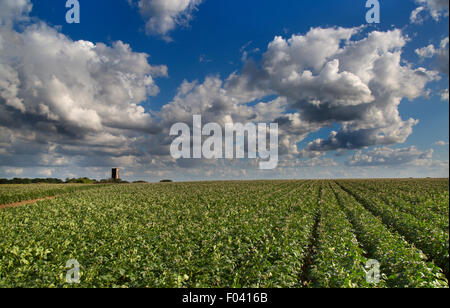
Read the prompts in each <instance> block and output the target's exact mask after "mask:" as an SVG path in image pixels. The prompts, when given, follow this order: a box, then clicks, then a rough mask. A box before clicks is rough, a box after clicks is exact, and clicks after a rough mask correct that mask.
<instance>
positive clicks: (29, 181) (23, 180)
mask: <svg viewBox="0 0 450 308" xmlns="http://www.w3.org/2000/svg"><path fill="white" fill-rule="evenodd" d="M38 183H41V184H108V183H111V184H127V183H129V182H127V181H123V180H121V179H119V180H114V179H104V180H99V181H98V180H95V179H89V178H86V177H84V178H72V179H69V178H67V179H66V180H65V181H63V180H61V179H56V178H46V179H40V178H35V179H28V178H14V179H12V180H8V179H0V184H38Z"/></svg>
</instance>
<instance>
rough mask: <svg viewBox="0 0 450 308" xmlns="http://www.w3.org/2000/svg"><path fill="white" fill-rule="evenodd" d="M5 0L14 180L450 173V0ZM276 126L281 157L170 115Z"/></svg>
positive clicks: (5, 92)
mask: <svg viewBox="0 0 450 308" xmlns="http://www.w3.org/2000/svg"><path fill="white" fill-rule="evenodd" d="M79 3H80V13H81V15H80V16H81V19H80V23H79V24H75V23H73V24H68V23H67V22H66V12H67V11H68V10H69V9H68V8H66V1H65V0H58V1H55V0H40V1H37V0H0V178H13V177H57V178H63V179H64V178H72V177H84V176H87V177H90V178H96V179H102V178H107V177H109V176H110V169H111V168H112V167H119V168H120V169H121V177H122V178H123V179H126V180H147V181H159V180H161V179H173V180H176V181H197V180H233V179H249V180H250V179H304V178H372V177H375V178H383V177H448V175H449V136H448V131H449V96H448V95H449V94H448V87H449V86H448V85H449V80H448V78H449V63H448V61H449V51H448V50H449V49H448V48H449V39H448V37H449V33H448V31H449V30H448V29H449V17H448V15H449V14H448V10H449V2H448V0H405V1H386V0H385V1H382V0H381V1H380V8H381V14H380V16H381V20H380V23H379V24H368V23H367V22H366V12H367V11H368V8H366V0H342V1H336V0H323V1H312V0H311V1H309V0H307V1H295V0H279V1H273V0H258V1H256V0H245V1H242V0H240V1H238V0H226V1H224V0H222V1H221V0H115V1H109V0H95V1H92V0H91V1H87V0H79ZM197 114H198V115H202V120H203V122H204V123H209V122H214V123H219V124H220V125H222V126H223V125H225V124H226V123H230V122H231V123H244V124H245V123H249V122H255V123H278V125H279V154H280V157H279V165H278V167H277V168H276V169H274V170H259V168H258V160H252V159H232V160H228V159H217V160H207V159H179V160H176V159H174V158H172V157H171V155H170V151H169V148H170V144H171V142H172V141H173V139H174V137H173V136H170V135H169V130H170V127H171V126H172V124H174V123H177V122H183V123H187V124H189V125H192V116H193V115H197Z"/></svg>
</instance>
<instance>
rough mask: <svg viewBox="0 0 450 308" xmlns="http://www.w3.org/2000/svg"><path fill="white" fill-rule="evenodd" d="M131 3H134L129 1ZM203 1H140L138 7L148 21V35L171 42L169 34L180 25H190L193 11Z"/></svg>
mask: <svg viewBox="0 0 450 308" xmlns="http://www.w3.org/2000/svg"><path fill="white" fill-rule="evenodd" d="M129 1H130V3H131V2H132V1H131V0H129ZM202 1H203V0H139V2H138V7H139V11H140V13H141V15H142V16H143V17H144V18H145V19H146V21H147V23H146V31H147V33H148V34H152V35H159V36H162V37H164V38H165V39H168V40H170V37H169V36H168V34H169V32H170V31H172V30H174V29H175V28H176V27H177V26H179V25H188V24H189V21H190V20H191V19H192V13H193V11H194V10H195V9H196V8H197V7H198V6H199V5H200V4H201V3H202Z"/></svg>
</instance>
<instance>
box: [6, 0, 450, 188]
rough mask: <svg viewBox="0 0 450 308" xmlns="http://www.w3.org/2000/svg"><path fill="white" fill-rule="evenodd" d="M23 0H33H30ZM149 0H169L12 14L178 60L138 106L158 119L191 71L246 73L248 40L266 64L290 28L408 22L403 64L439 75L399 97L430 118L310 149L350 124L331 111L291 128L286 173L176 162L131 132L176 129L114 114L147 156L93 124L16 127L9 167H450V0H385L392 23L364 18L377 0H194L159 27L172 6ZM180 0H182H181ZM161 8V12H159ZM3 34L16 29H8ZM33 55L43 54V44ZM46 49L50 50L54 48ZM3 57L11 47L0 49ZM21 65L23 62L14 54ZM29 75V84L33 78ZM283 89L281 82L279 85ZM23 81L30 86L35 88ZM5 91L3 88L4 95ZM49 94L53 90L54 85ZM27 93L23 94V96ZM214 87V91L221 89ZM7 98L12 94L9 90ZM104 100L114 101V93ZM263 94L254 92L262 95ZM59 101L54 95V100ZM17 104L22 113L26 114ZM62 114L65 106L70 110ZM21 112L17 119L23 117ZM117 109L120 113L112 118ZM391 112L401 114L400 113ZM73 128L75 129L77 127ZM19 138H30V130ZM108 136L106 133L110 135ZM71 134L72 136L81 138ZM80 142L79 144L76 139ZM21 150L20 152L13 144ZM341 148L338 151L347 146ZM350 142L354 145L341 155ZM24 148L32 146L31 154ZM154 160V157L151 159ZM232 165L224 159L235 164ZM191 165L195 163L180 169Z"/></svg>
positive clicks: (401, 171) (376, 170)
mask: <svg viewBox="0 0 450 308" xmlns="http://www.w3.org/2000/svg"><path fill="white" fill-rule="evenodd" d="M0 1H8V0H0ZM23 1H24V2H28V1H29V0H23ZM146 1H147V4H148V5H149V7H150V8H152V6H151V5H153V4H154V3H152V1H153V2H158V1H159V0H135V1H133V3H132V5H130V3H129V1H127V0H114V1H108V0H90V1H87V0H79V3H80V8H81V23H80V24H67V23H66V21H65V14H66V12H67V8H65V0H58V1H55V0H40V1H35V0H32V1H31V3H32V5H33V6H32V9H31V10H29V11H26V10H24V9H23V12H22V15H23V16H30V17H31V19H27V20H26V21H23V20H20V19H19V18H16V17H14V18H16V19H14V18H12V17H10V18H11V19H12V20H13V21H12V24H13V29H14V30H13V31H16V32H17V33H20V34H23V33H25V32H26V30H25V29H27V27H32V26H33V25H36V24H45V25H46V27H49V28H52V29H54V30H55V31H56V32H57V33H59V34H62V35H64V36H66V37H67V38H68V40H70V41H73V42H77V41H79V40H83V41H88V42H92V43H93V44H98V43H104V44H106V45H107V46H109V47H110V48H112V49H114V48H115V47H114V42H116V41H122V42H124V43H126V44H129V46H130V47H129V48H130V50H131V52H132V53H145V54H147V55H149V56H148V58H147V60H148V62H149V63H150V65H151V66H159V65H163V66H165V67H167V70H168V74H167V75H166V76H164V74H159V76H152V77H154V78H153V81H154V83H155V86H157V88H158V93H157V94H156V93H152V94H151V95H144V96H143V97H140V98H139V101H138V102H135V103H137V105H138V106H143V107H144V108H145V113H146V115H147V114H152V113H158V115H156V116H155V117H156V118H155V119H154V121H156V122H160V121H162V120H161V119H163V118H164V115H163V114H162V113H161V114H160V112H161V109H162V108H163V106H166V108H167V105H169V108H168V109H170V106H171V104H170V103H173V101H174V98H175V97H176V96H177V93H179V88H180V86H181V85H182V84H183V82H194V81H198V85H201V84H203V83H204V81H205V79H206V78H208V77H211V78H216V79H218V80H221V81H222V82H223V83H224V84H223V88H224V89H226V88H227V85H225V82H226V80H227V78H229V76H230V74H232V73H234V74H235V75H237V76H240V77H242V76H246V73H245V72H244V71H243V68H244V67H245V65H246V61H243V52H244V51H245V52H247V53H248V54H247V59H252V61H254V62H255V63H257V65H259V66H261V65H262V64H263V63H264V62H263V61H264V59H265V58H267V57H268V56H267V54H266V53H268V50H269V49H270V48H269V47H268V46H269V43H271V42H272V41H274V38H275V37H276V36H281V37H283V39H285V40H287V39H289V38H291V36H306V35H307V33H308V32H309V31H310V30H311V29H312V28H323V29H328V28H330V29H336V27H343V28H347V29H350V28H357V27H360V26H364V28H363V29H361V30H360V31H359V32H358V33H356V34H355V35H354V36H353V37H352V40H353V41H358V40H362V39H364V38H366V37H367V36H369V35H370V33H372V32H374V31H380V32H388V31H394V30H395V29H398V30H400V31H401V33H402V36H403V38H405V40H406V43H405V44H404V46H402V47H401V61H402V62H401V63H402V64H401V65H402V66H410V67H411V69H414V70H417V69H418V68H419V67H423V68H424V69H426V70H427V71H429V72H432V71H435V72H436V76H438V77H436V76H435V77H433V78H431V79H430V80H428V81H427V82H426V83H425V84H424V85H423V89H422V91H421V92H422V93H421V94H420V95H419V94H417V95H412V96H413V99H408V98H407V96H408V94H405V95H403V97H402V98H401V104H400V105H399V107H398V111H399V115H400V117H401V119H402V120H403V121H407V120H408V119H409V118H413V119H415V120H418V121H419V122H418V123H417V124H416V125H414V126H413V128H412V132H411V133H410V134H408V136H407V137H406V138H397V139H398V140H397V139H396V140H395V141H393V142H390V143H384V142H381V143H378V142H373V143H367V146H362V147H360V148H355V147H349V148H333V149H332V150H322V149H321V150H320V151H314V155H310V154H304V153H303V154H302V150H304V149H307V148H308V145H309V144H310V143H311V142H313V141H314V140H317V139H323V140H325V139H327V138H328V135H329V134H330V133H331V132H332V131H340V130H341V129H342V125H343V123H342V122H339V121H331V122H329V123H328V122H327V124H326V123H322V124H321V125H320V128H318V129H310V131H309V130H308V134H306V136H304V137H303V138H298V139H296V138H294V137H292V138H291V139H290V140H296V141H294V143H295V144H297V150H294V151H293V152H288V153H287V156H286V157H285V160H287V161H289V162H290V164H289V166H290V167H289V168H287V169H286V170H284V171H283V172H279V173H277V172H273V173H261V172H258V171H256V170H254V167H252V166H251V165H245V163H244V162H242V161H241V162H235V164H233V167H231V170H232V172H230V173H227V172H226V170H230V167H227V166H226V164H225V166H221V165H223V164H222V163H221V162H218V163H217V164H215V163H212V162H208V161H202V163H194V164H192V165H193V166H192V168H186V167H183V168H182V169H180V166H177V163H174V162H170V159H167V158H164V155H160V154H161V153H160V152H162V150H161V151H153V149H154V148H155V147H158V143H153V142H154V141H152V145H151V148H149V149H146V150H144V148H145V146H143V145H141V144H139V145H133V144H130V140H131V139H132V138H136V139H139V138H143V139H148V140H154V139H159V140H160V141H161V140H162V139H164V138H165V137H167V136H161V137H157V136H156V137H155V136H152V135H151V134H150V135H146V134H147V131H146V130H144V131H145V132H146V133H141V132H142V130H136V131H135V133H130V130H132V128H129V127H127V128H126V130H127V131H126V132H124V133H122V134H121V133H120V132H118V131H117V127H115V126H114V127H108V129H105V130H104V131H103V132H107V134H111V135H113V136H114V138H111V140H112V139H114V142H113V143H112V144H111V147H113V146H114V147H118V146H119V147H120V142H119V141H118V140H125V139H127V140H128V141H127V145H126V146H127V147H130V148H133V149H136V148H138V149H143V152H145V153H144V154H142V153H140V154H142V155H145V156H146V157H145V158H143V157H142V156H140V155H139V154H136V153H134V152H136V151H134V150H128V148H127V150H124V153H125V152H126V154H124V155H123V156H120V155H119V156H116V155H113V156H112V157H111V155H109V154H108V153H110V152H108V151H105V152H102V150H99V149H98V148H97V147H95V146H92V143H91V142H90V141H89V142H88V141H86V140H87V139H88V138H87V137H86V136H87V134H88V133H86V135H85V136H77V138H78V139H77V138H75V139H77V140H76V141H75V140H74V141H73V142H63V141H61V140H60V139H59V138H58V137H55V136H54V135H53V134H50V133H49V134H47V135H46V134H43V135H42V136H41V137H40V138H37V139H39V140H33V141H30V140H28V141H27V140H26V139H23V138H24V137H23V136H22V135H23V134H20V136H17V138H15V139H14V140H16V141H17V143H18V145H17V146H16V147H15V148H14V149H10V148H7V147H6V146H4V151H3V153H4V154H3V155H5V157H4V159H3V163H2V164H1V165H0V177H13V176H43V175H45V176H56V177H69V176H81V175H85V174H87V175H89V176H92V177H96V178H100V177H104V176H105V174H107V172H105V171H104V170H108V168H107V166H108V164H106V163H105V166H98V167H94V166H95V162H98V161H102V160H104V161H108V162H109V164H110V165H111V166H112V164H117V165H119V166H120V167H122V168H123V169H124V170H126V173H125V174H126V175H127V178H129V179H141V178H144V179H148V180H158V179H159V177H173V178H175V179H179V180H190V179H195V180H197V179H210V178H212V179H223V178H225V179H235V178H261V177H263V178H265V177H267V178H280V177H281V178H296V177H299V173H303V172H302V171H303V170H304V171H305V172H304V174H302V175H300V177H304V176H305V177H355V176H360V175H361V176H363V177H372V176H376V177H384V176H386V177H395V176H448V155H449V153H448V139H449V138H448V129H449V110H448V107H449V103H448V94H447V99H445V98H442V95H441V91H445V89H447V93H448V44H447V45H446V46H444V47H443V48H442V50H440V51H439V52H441V53H442V52H444V53H445V50H447V74H445V72H444V73H442V72H439V69H438V67H437V66H438V64H439V63H438V59H441V58H439V52H438V51H437V50H438V49H439V46H440V44H441V42H442V41H444V40H445V39H446V38H448V23H449V20H448V3H447V4H446V5H445V3H444V5H443V6H442V3H443V2H442V1H439V0H436V1H433V0H417V1H414V0H406V1H386V0H385V1H380V4H381V23H380V24H376V25H375V24H372V25H368V24H367V23H366V20H365V14H366V12H367V10H368V9H367V8H366V7H365V4H366V1H365V0H342V1H336V0H334V1H333V0H323V1H296V0H281V1H273V0H257V1H256V0H245V1H242V0H240V1H238V0H226V1H220V0H204V1H199V0H193V1H191V2H195V3H194V4H193V5H192V6H191V7H190V9H186V10H184V11H183V10H180V11H179V13H180V14H179V15H176V16H175V17H174V18H181V17H185V18H184V19H187V20H185V22H184V24H175V26H173V27H172V28H171V29H170V30H168V31H159V32H158V31H155V30H154V29H153V30H149V29H148V28H146V22H148V21H150V20H152V18H157V17H160V15H161V14H164V12H163V13H161V11H158V10H155V9H148V10H144V9H142V5H141V8H140V7H139V3H140V2H146ZM173 2H176V1H175V0H174V1H173ZM187 2H189V1H187ZM141 4H142V3H141ZM436 5H437V6H436ZM439 5H440V6H439ZM418 7H423V10H422V11H421V12H420V15H419V16H420V20H419V21H418V22H412V21H411V14H412V12H413V11H414V10H416V9H417V8H418ZM436 12H437V13H436ZM433 13H434V14H438V16H439V18H434V17H433ZM158 14H159V15H158ZM171 16H174V15H171ZM186 16H188V18H186ZM434 16H436V15H434ZM0 18H1V16H0ZM7 18H8V17H5V18H4V19H5V20H7ZM0 20H1V19H0ZM156 20H157V21H158V20H159V19H156ZM176 21H178V20H176ZM1 25H2V24H1V23H0V26H1ZM2 27H5V29H6V28H7V27H9V26H8V23H5V24H4V25H3V26H2ZM41 30H42V29H41ZM41 30H40V31H41ZM4 31H7V30H4ZM42 31H44V30H42ZM1 33H2V32H0V34H1ZM4 36H5V37H7V36H6V34H4ZM430 44H432V45H433V46H434V47H435V50H436V52H435V54H433V55H430V56H428V57H424V56H420V55H419V54H418V52H417V50H419V49H420V48H423V47H426V46H428V45H430ZM294 52H295V51H294ZM29 57H31V58H33V55H32V53H31V55H30V56H29ZM36 58H37V56H36ZM444 58H445V55H444ZM24 59H26V57H24ZM46 59H48V57H47V56H46ZM0 60H2V59H1V58H0ZM6 61H7V60H6V58H5V59H4V62H5V63H7V62H6ZM24 61H25V60H24ZM49 61H50V60H49ZM1 63H2V62H0V64H1ZM8 64H9V63H8ZM62 65H64V64H62ZM11 67H12V68H13V69H14V66H13V65H12V64H11ZM88 70H89V69H88ZM17 71H19V76H21V74H20V70H19V69H17ZM411 72H413V71H411ZM133 73H135V72H133ZM60 74H61V75H60ZM63 75H64V74H63V73H61V72H59V71H57V72H49V76H57V77H58V79H59V80H63V77H62V76H63ZM71 77H72V78H71V79H75V80H76V78H77V76H76V73H75V72H74V75H73V76H71ZM0 78H1V75H0ZM0 80H1V79H0ZM20 84H21V85H23V84H25V82H22V83H20ZM29 87H30V85H28V88H27V89H29ZM31 87H32V86H31ZM419 87H420V86H419ZM0 90H1V88H0ZM275 91H276V92H277V91H278V90H275ZM299 91H300V90H299ZM22 92H25V90H23V91H22ZM22 92H21V91H19V94H17V95H18V96H20V95H21V93H22ZM281 92H282V91H281ZM1 93H2V92H1V91H0V95H1ZM50 96H51V95H50ZM24 97H25V94H24ZM45 97H49V95H46V96H45ZM95 97H97V96H94V98H95ZM267 97H269V98H270V99H268V98H267ZM277 97H283V94H280V92H279V91H278V92H277V93H276V94H275V95H273V93H270V95H269V94H267V95H266V94H261V95H259V96H255V97H254V99H255V100H253V99H252V101H253V102H254V103H255V102H267V104H268V105H270V104H271V103H270V101H272V100H273V99H274V98H277ZM18 98H19V99H24V98H22V97H18ZM212 99H213V100H214V98H212ZM4 100H5V101H6V98H4ZM41 100H43V104H44V105H45V98H43V99H41ZM288 100H290V98H288ZM0 103H2V97H1V96H0ZM39 103H41V102H39ZM104 103H105V104H108V102H104ZM120 103H122V102H120ZM125 103H126V102H125ZM183 103H184V104H185V106H187V107H189V100H188V99H185V101H184V102H183ZM2 104H3V103H2ZM36 104H38V102H36ZM180 104H181V103H180ZM254 105H255V104H253V105H252V104H249V106H252V107H253V106H254ZM33 106H34V105H33ZM48 106H49V109H50V110H52V108H53V107H52V106H55V105H54V103H51V104H50V103H49V104H48ZM294 106H298V103H295V102H290V103H288V106H287V107H286V109H285V112H284V114H285V115H286V114H289V113H290V111H292V112H293V113H295V112H299V113H300V117H303V115H302V113H301V111H302V110H303V108H304V107H303V106H302V107H299V109H298V110H296V109H295V108H294ZM5 108H6V107H5ZM8 108H9V107H8ZM292 108H294V109H292ZM57 109H58V108H56V107H55V110H57ZM28 110H29V109H27V111H26V112H28ZM82 110H85V108H84V107H83V108H82ZM102 110H103V109H102ZM94 111H96V112H97V114H99V115H100V118H101V120H103V122H106V120H104V118H102V116H101V112H99V111H98V110H94ZM26 112H25V113H26ZM55 112H56V111H55ZM23 113H24V112H22V114H23ZM56 113H57V112H56ZM14 114H15V113H14ZM90 114H92V113H90ZM16 116H17V117H18V115H16ZM13 117H14V115H13ZM30 117H31V116H30V115H29V116H28V117H26V118H27V119H29V118H30ZM59 118H64V117H63V116H60V117H59ZM65 118H66V121H67V119H70V118H71V116H70V115H65ZM331 118H333V116H331ZM164 119H165V118H164ZM0 120H1V119H0ZM271 120H275V119H271ZM20 121H22V120H20ZM20 121H19V120H18V122H20ZM24 121H25V120H24ZM26 121H29V120H26ZM26 121H25V122H26ZM111 121H112V122H114V121H113V120H111ZM386 121H387V122H389V121H391V122H392V121H394V120H386ZM391 122H389V123H391ZM30 123H31V122H26V123H24V124H23V125H22V126H18V127H16V128H11V127H10V126H9V130H11V131H13V132H15V133H16V134H17V135H19V133H18V132H19V131H24V132H25V131H29V130H34V131H37V130H39V129H40V128H39V127H40V126H39V127H38V126H36V125H38V124H37V123H39V124H42V123H41V122H33V123H32V124H30ZM52 123H53V122H52ZM0 124H4V125H2V126H0V128H1V127H5V129H4V133H5V135H7V134H11V133H10V131H8V132H6V127H8V125H7V124H6V123H0ZM310 124H311V123H310ZM391 124H392V123H391ZM311 125H312V124H311ZM311 125H310V126H311ZM355 125H356V124H355ZM358 125H360V126H361V125H363V126H364V125H366V126H367V127H368V126H370V125H372V124H369V123H364V124H361V123H360V124H358ZM358 125H357V126H358ZM386 125H387V124H386ZM96 129H97V128H96ZM57 130H58V131H60V130H61V129H59V128H58V129H57ZM288 130H289V131H293V129H290V128H286V131H288ZM78 131H81V130H78ZM100 131H101V129H100V130H98V129H97V132H96V134H97V137H96V138H102V137H100V136H104V134H101V133H100ZM138 131H139V132H138ZM74 134H75V133H71V134H70V135H74ZM89 134H90V133H89ZM291 134H292V135H293V136H297V137H298V134H299V133H298V132H291ZM4 138H6V137H4ZM21 138H22V139H21ZM394 139H395V138H394ZM18 140H21V141H20V142H19V141H18ZM66 140H67V139H66ZM89 140H90V139H89ZM103 140H107V139H103ZM0 141H1V139H0ZM27 142H30V143H33V146H31V147H30V148H33V151H35V152H32V153H29V152H26V151H23V150H22V148H23V144H26V143H27ZM105 142H106V143H107V141H105ZM437 142H440V145H437V144H436V143H437ZM166 143H167V142H166ZM19 144H20V146H19ZM1 145H2V143H1V142H0V150H1ZM69 145H72V146H73V147H72V148H71V147H70V146H69ZM78 146H79V148H77V147H78ZM104 146H106V145H104ZM310 147H311V146H310ZM124 148H125V146H124ZM49 149H50V150H49ZM385 149H387V151H385ZM395 149H400V150H401V149H408V151H406V150H405V151H404V152H407V154H408V155H407V157H405V158H404V159H405V160H406V161H407V163H406V164H403V165H402V163H399V161H398V160H396V159H393V162H392V163H386V164H383V163H381V162H383V161H386V160H389V158H391V157H393V156H395V157H396V155H403V153H404V152H403V151H401V152H398V153H397V152H395ZM378 150H379V151H378ZM71 151H72V152H71ZM83 151H85V152H86V155H85V157H83V154H80V152H83ZM359 151H361V154H365V153H367V155H368V156H369V157H370V156H373V158H370V161H373V160H375V161H377V159H380V157H379V155H381V160H379V162H378V163H376V164H373V163H367V161H365V162H364V161H358V157H354V155H355V154H356V153H358V152H359ZM377 151H378V152H377ZM392 151H394V152H392ZM430 151H432V155H431V156H432V157H431V156H430ZM153 152H158V153H153ZM1 153H2V151H0V157H1ZM5 153H6V154H5ZM13 153H15V154H17V155H12V154H13ZM131 153H133V154H131ZM337 153H339V154H338V155H337ZM341 153H345V154H342V155H341ZM45 155H47V156H52V155H55V157H56V158H55V157H53V159H51V160H55V159H61V161H64V162H62V163H61V164H52V163H50V162H49V163H48V164H47V165H46V164H45V163H42V157H41V156H45ZM133 155H135V156H133ZM21 156H23V158H20V157H21ZM30 156H35V157H40V158H39V159H38V160H39V163H37V164H36V166H29V165H27V164H24V163H23V161H26V160H27V158H26V157H30ZM161 156H162V157H163V158H161ZM14 157H16V158H14ZM400 161H402V159H400ZM149 162H152V163H151V164H150V163H149ZM296 162H297V163H296ZM301 162H303V163H304V165H302V163H301ZM305 162H306V163H305ZM352 162H353V163H352ZM149 164H150V165H151V166H150V165H149ZM174 164H175V165H174ZM296 164H297V165H296ZM352 164H353V165H352ZM83 168H87V169H83ZM154 168H156V169H154ZM221 168H224V169H225V171H223V170H222V169H221ZM74 169H76V170H80V171H78V172H75V173H74V172H72V171H69V170H74ZM143 169H145V172H142V170H143ZM147 169H148V170H147ZM180 170H181V171H180ZM206 170H209V171H211V170H213V171H212V172H210V173H207V174H208V176H205V171H206ZM219 170H222V171H219ZM243 170H244V171H243ZM299 170H300V171H299ZM180 172H181V173H182V174H184V175H183V176H180ZM305 174H306V175H305ZM219 175H220V176H219Z"/></svg>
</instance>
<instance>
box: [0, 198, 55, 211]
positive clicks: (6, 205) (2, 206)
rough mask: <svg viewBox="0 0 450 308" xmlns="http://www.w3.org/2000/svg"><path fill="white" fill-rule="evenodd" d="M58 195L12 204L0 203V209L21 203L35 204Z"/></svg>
mask: <svg viewBox="0 0 450 308" xmlns="http://www.w3.org/2000/svg"><path fill="white" fill-rule="evenodd" d="M55 198H56V197H55V196H53V197H45V198H40V199H34V200H25V201H20V202H16V203H10V204H0V209H6V208H9V207H16V206H21V205H27V204H33V203H36V202H39V201H45V200H53V199H55Z"/></svg>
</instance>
